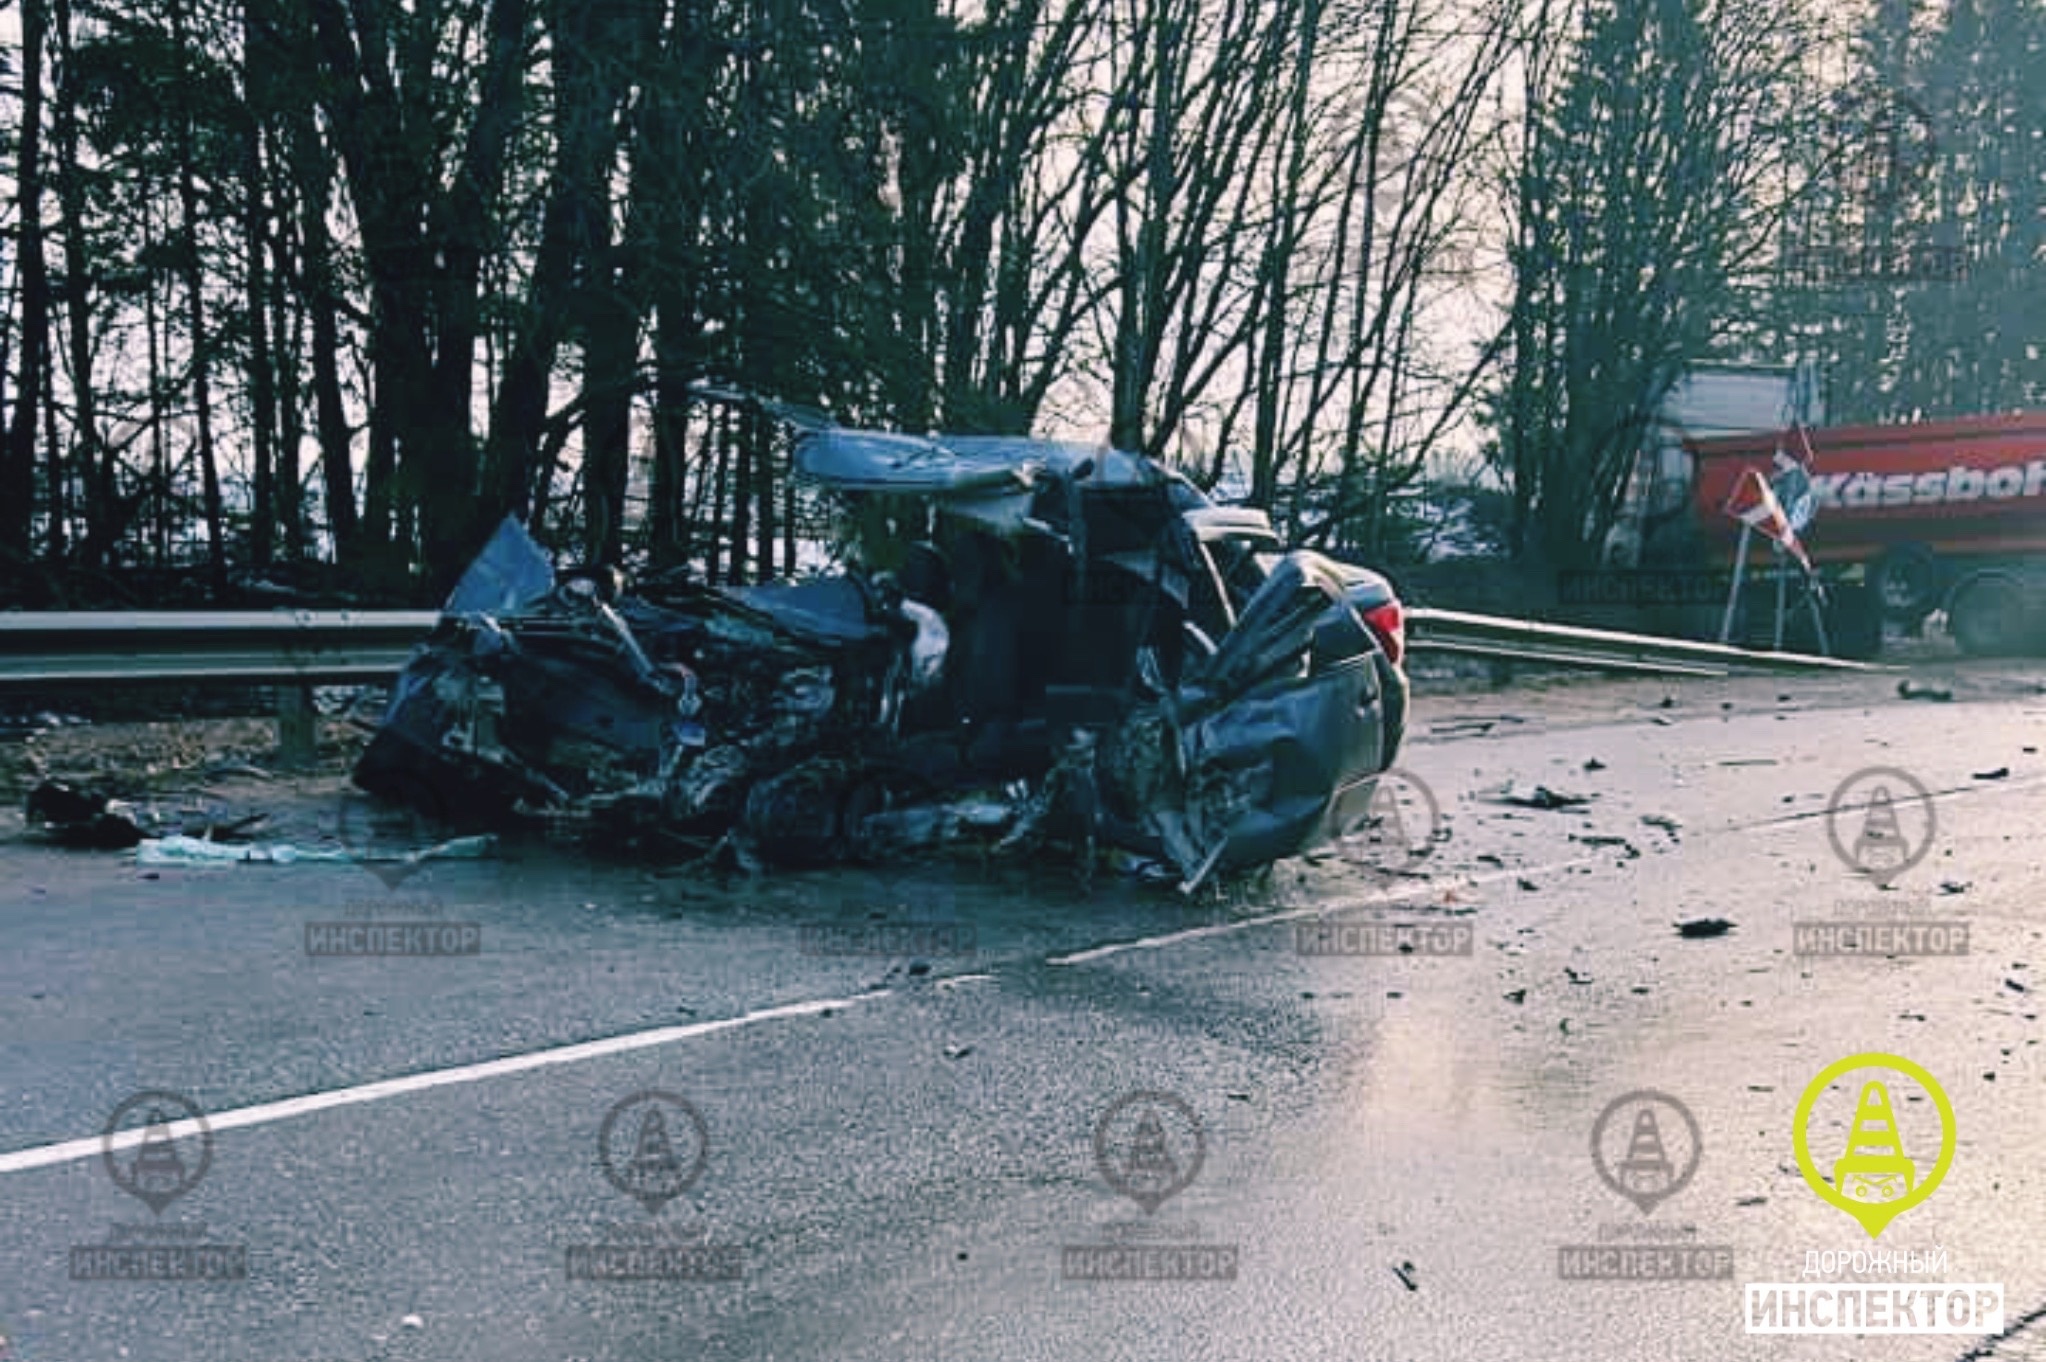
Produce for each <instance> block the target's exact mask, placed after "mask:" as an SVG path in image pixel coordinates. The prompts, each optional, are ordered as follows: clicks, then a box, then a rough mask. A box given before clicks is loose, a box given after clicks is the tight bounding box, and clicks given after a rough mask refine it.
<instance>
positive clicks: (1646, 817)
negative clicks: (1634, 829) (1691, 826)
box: [1641, 813, 1684, 842]
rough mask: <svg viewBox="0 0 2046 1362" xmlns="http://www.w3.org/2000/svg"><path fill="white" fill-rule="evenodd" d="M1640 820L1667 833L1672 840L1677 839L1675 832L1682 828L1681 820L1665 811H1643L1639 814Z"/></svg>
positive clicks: (1680, 830)
mask: <svg viewBox="0 0 2046 1362" xmlns="http://www.w3.org/2000/svg"><path fill="white" fill-rule="evenodd" d="M1641 821H1642V822H1643V823H1644V824H1646V825H1647V826H1649V827H1651V828H1658V829H1660V830H1661V831H1663V832H1666V833H1668V834H1669V838H1670V840H1671V841H1672V842H1674V841H1676V840H1677V834H1678V833H1680V832H1682V831H1683V828H1684V825H1683V823H1682V822H1681V821H1679V820H1678V819H1676V818H1674V817H1672V816H1671V815H1669V814H1666V813H1644V814H1642V815H1641Z"/></svg>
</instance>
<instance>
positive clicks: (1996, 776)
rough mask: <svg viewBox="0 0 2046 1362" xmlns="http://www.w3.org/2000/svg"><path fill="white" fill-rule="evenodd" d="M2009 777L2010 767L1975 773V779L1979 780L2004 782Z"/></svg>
mask: <svg viewBox="0 0 2046 1362" xmlns="http://www.w3.org/2000/svg"><path fill="white" fill-rule="evenodd" d="M2009 775H2010V767H2008V766H1999V767H1996V768H1995V769H1994V770H1989V771H1977V772H1975V773H1974V776H1975V779H1977V780H2003V779H2005V778H2007V777H2008V776H2009Z"/></svg>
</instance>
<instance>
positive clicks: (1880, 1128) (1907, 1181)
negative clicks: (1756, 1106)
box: [1791, 1053, 1955, 1239]
mask: <svg viewBox="0 0 2046 1362" xmlns="http://www.w3.org/2000/svg"><path fill="white" fill-rule="evenodd" d="M1866 1069H1880V1070H1887V1071H1888V1072H1890V1073H1893V1074H1901V1075H1903V1076H1904V1077H1905V1078H1908V1079H1910V1080H1911V1081H1912V1082H1914V1083H1916V1084H1917V1085H1918V1086H1919V1087H1920V1088H1922V1089H1924V1090H1925V1094H1926V1096H1928V1097H1930V1098H1931V1099H1932V1105H1933V1108H1934V1110H1936V1111H1937V1112H1938V1113H1939V1156H1938V1158H1936V1159H1935V1160H1934V1161H1933V1165H1932V1171H1931V1172H1929V1173H1927V1174H1926V1175H1925V1177H1924V1179H1923V1180H1922V1181H1921V1180H1920V1178H1919V1176H1918V1162H1917V1161H1916V1160H1915V1159H1913V1158H1912V1157H1911V1154H1910V1152H1909V1151H1908V1150H1907V1149H1906V1148H1905V1147H1904V1137H1903V1133H1902V1131H1901V1129H1900V1128H1899V1125H1898V1122H1897V1111H1896V1107H1895V1105H1894V1103H1893V1102H1892V1100H1891V1096H1890V1085H1889V1084H1888V1083H1885V1082H1883V1081H1882V1080H1881V1079H1879V1078H1876V1077H1869V1078H1867V1079H1865V1080H1864V1081H1863V1082H1862V1084H1861V1088H1860V1091H1859V1092H1858V1093H1856V1094H1855V1098H1854V1117H1853V1119H1852V1121H1850V1122H1849V1123H1848V1127H1847V1139H1846V1143H1845V1146H1844V1147H1843V1148H1842V1149H1841V1150H1840V1151H1839V1154H1838V1157H1836V1158H1835V1159H1834V1160H1833V1164H1832V1174H1833V1176H1832V1178H1831V1180H1830V1181H1828V1179H1827V1178H1826V1176H1825V1175H1824V1173H1823V1172H1822V1171H1821V1169H1820V1166H1819V1163H1818V1161H1817V1159H1816V1158H1814V1157H1813V1154H1812V1147H1811V1132H1810V1130H1809V1126H1810V1124H1811V1119H1812V1109H1813V1108H1814V1107H1815V1106H1817V1104H1818V1101H1819V1098H1820V1097H1822V1096H1824V1095H1825V1093H1826V1091H1827V1089H1828V1088H1830V1087H1831V1086H1832V1085H1833V1084H1834V1083H1835V1082H1836V1081H1837V1080H1839V1079H1840V1078H1841V1077H1843V1076H1845V1075H1847V1074H1851V1073H1855V1072H1857V1071H1860V1070H1866ZM1792 1119H1793V1125H1792V1130H1791V1138H1792V1140H1793V1142H1794V1144H1795V1147H1796V1149H1797V1167H1798V1171H1799V1172H1801V1173H1803V1174H1804V1180H1805V1182H1806V1184H1807V1185H1808V1186H1810V1188H1811V1189H1812V1190H1813V1191H1814V1192H1817V1193H1818V1194H1819V1199H1820V1200H1821V1201H1824V1202H1826V1203H1828V1204H1829V1205H1833V1206H1838V1207H1839V1208H1840V1209H1841V1210H1843V1211H1845V1212H1847V1214H1849V1215H1851V1216H1853V1217H1854V1218H1855V1219H1856V1220H1857V1221H1859V1222H1860V1223H1861V1227H1862V1228H1863V1229H1865V1230H1867V1231H1868V1237H1869V1238H1871V1239H1875V1238H1878V1237H1880V1236H1881V1234H1882V1232H1883V1229H1884V1228H1885V1227H1886V1226H1887V1225H1888V1224H1889V1223H1890V1222H1891V1221H1892V1220H1895V1219H1896V1218H1897V1217H1898V1216H1900V1215H1902V1214H1903V1213H1904V1212H1906V1211H1908V1210H1910V1209H1911V1208H1912V1207H1913V1206H1916V1205H1919V1204H1920V1203H1922V1202H1923V1201H1925V1199H1926V1198H1928V1197H1930V1196H1931V1195H1932V1194H1933V1191H1934V1189H1936V1188H1937V1187H1938V1186H1939V1184H1940V1182H1941V1180H1942V1179H1944V1178H1945V1177H1946V1175H1947V1169H1948V1168H1950V1167H1952V1166H1953V1162H1954V1145H1955V1138H1954V1105H1953V1103H1952V1102H1950V1101H1948V1100H1947V1095H1946V1090H1945V1089H1943V1088H1941V1087H1940V1085H1939V1083H1938V1081H1937V1080H1936V1079H1934V1078H1933V1076H1932V1075H1931V1074H1929V1073H1927V1072H1926V1071H1925V1070H1924V1069H1923V1068H1921V1067H1920V1066H1919V1065H1917V1064H1914V1063H1912V1062H1911V1061H1910V1060H1908V1059H1905V1058H1904V1057H1903V1056H1901V1055H1887V1054H1877V1053H1869V1054H1861V1055H1849V1056H1848V1057H1847V1058H1845V1059H1843V1060H1840V1061H1838V1062H1837V1063H1834V1064H1829V1065H1827V1066H1826V1067H1825V1068H1824V1069H1823V1070H1821V1071H1820V1072H1819V1075H1818V1077H1816V1078H1814V1079H1813V1080H1812V1081H1811V1082H1810V1083H1808V1084H1806V1085H1805V1090H1804V1095H1803V1096H1802V1097H1800V1098H1798V1101H1797V1114H1796V1116H1795V1117H1794V1118H1792ZM1828 1152H1830V1151H1828Z"/></svg>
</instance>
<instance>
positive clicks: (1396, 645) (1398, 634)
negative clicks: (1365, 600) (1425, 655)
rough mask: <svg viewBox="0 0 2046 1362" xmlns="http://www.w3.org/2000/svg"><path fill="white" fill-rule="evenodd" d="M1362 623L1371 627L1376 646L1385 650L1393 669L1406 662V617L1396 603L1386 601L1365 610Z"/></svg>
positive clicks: (1401, 607)
mask: <svg viewBox="0 0 2046 1362" xmlns="http://www.w3.org/2000/svg"><path fill="white" fill-rule="evenodd" d="M1364 623H1366V624H1368V625H1370V626H1371V632H1372V633H1373V634H1374V635H1376V636H1377V638H1378V646H1379V647H1381V648H1383V649H1385V655H1386V657H1388V658H1390V659H1391V660H1392V664H1393V665H1394V666H1395V667H1397V666H1398V665H1399V664H1400V663H1401V662H1403V661H1405V660H1406V656H1407V616H1406V610H1405V608H1404V607H1403V606H1401V605H1400V603H1399V602H1398V601H1396V600H1394V601H1387V602H1386V603H1385V604H1384V605H1375V606H1373V607H1371V609H1369V610H1366V611H1365V612H1364Z"/></svg>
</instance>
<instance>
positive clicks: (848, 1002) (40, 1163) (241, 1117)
mask: <svg viewBox="0 0 2046 1362" xmlns="http://www.w3.org/2000/svg"><path fill="white" fill-rule="evenodd" d="M888 996H889V991H888V990H886V989H877V990H876V991H874V992H872V993H865V994H861V995H860V996H859V997H856V998H830V999H822V1000H818V1001H813V1002H804V1003H786V1004H784V1005H782V1006H780V1007H766V1008H761V1009H760V1010H758V1011H755V1012H745V1013H741V1014H740V1015H739V1016H736V1017H724V1018H720V1019H719V1020H717V1021H707V1022H691V1023H690V1024H689V1025H687V1026H662V1027H656V1028H655V1029H654V1030H651V1031H632V1032H628V1033H626V1034H625V1035H622V1036H606V1037H605V1038H604V1039H602V1040H586V1041H578V1042H577V1043H575V1044H573V1045H559V1046H555V1047H553V1048H551V1049H546V1050H532V1051H528V1052H527V1053H525V1054H522V1055H507V1056H506V1057H504V1058H503V1059H492V1060H485V1061H484V1062H482V1063H480V1064H461V1065H457V1066H456V1067H454V1068H452V1069H434V1070H430V1071H428V1072H426V1073H417V1074H407V1075H405V1076H404V1077H403V1078H386V1079H382V1080H380V1081H378V1082H375V1083H362V1084H358V1085H356V1086H354V1087H349V1088H334V1089H332V1090H330V1091H327V1092H315V1093H308V1094H306V1095H305V1096H303V1097H289V1098H286V1099H285V1100H283V1101H281V1102H265V1103H262V1104H261V1105H259V1106H253V1107H238V1108H236V1109H234V1110H232V1111H222V1112H214V1113H210V1114H208V1115H207V1116H206V1118H205V1119H206V1125H207V1126H208V1128H210V1129H212V1130H216V1131H219V1130H235V1129H238V1128H240V1127H242V1126H260V1125H268V1124H270V1123H271V1122H273V1121H287V1120H290V1119H291V1118H292V1117H294V1116H310V1115H312V1114H313V1113H314V1112H318V1111H329V1110H331V1109H333V1108H335V1107H350V1106H355V1105H357V1104H359V1103H363V1102H381V1101H383V1100H384V1099H385V1098H387V1097H402V1096H404V1095H406V1094H407V1093H415V1092H428V1091H431V1090H432V1089H434V1088H449V1087H455V1086H457V1085H460V1084H464V1083H480V1082H482V1081H483V1080H484V1079H486V1078H501V1077H503V1076H505V1075H506V1074H518V1073H528V1072H531V1071H532V1070H535V1069H550V1068H553V1067H555V1066H557V1065H561V1064H575V1063H578V1062H580V1061H582V1060H585V1059H601V1058H604V1057H605V1056H608V1055H622V1054H628V1053H630V1052H631V1051H634V1050H648V1049H652V1048H653V1047H655V1046H657V1045H672V1044H674V1043H675V1042H676V1041H682V1040H689V1039H692V1038H693V1037H696V1036H707V1035H711V1034H714V1033H715V1032H719V1031H732V1030H737V1029H738V1028H739V1027H742V1026H751V1025H753V1024H754V1023H756V1022H769V1021H781V1020H783V1019H785V1018H789V1017H808V1016H814V1015H816V1014H817V1013H820V1012H825V1011H829V1010H833V1009H836V1008H841V1007H853V1006H856V1005H858V1004H860V1003H865V1002H872V1001H874V1000H875V999H877V998H885V997H888ZM147 1129H148V1128H147V1127H144V1126H131V1127H129V1128H128V1129H127V1130H124V1131H121V1132H120V1133H119V1134H117V1135H115V1136H114V1137H113V1141H112V1143H113V1147H114V1148H115V1149H129V1148H133V1147H134V1146H136V1145H139V1144H141V1143H142V1137H143V1135H144V1134H145V1133H146V1132H147ZM169 1129H170V1134H171V1137H172V1138H173V1139H181V1138H183V1137H185V1136H188V1135H196V1134H197V1133H198V1130H199V1127H198V1123H197V1122H195V1121H191V1120H183V1121H173V1122H171V1123H170V1126H169ZM103 1144H104V1140H103V1138H102V1137H101V1136H98V1135H94V1136H91V1137H89V1138H87V1139H82V1140H66V1141H64V1142H62V1143H60V1144H46V1145H39V1146H37V1147H36V1148H33V1149H17V1150H15V1151H14V1152H13V1153H10V1154H0V1173H21V1172H26V1171H27V1170H29V1169H31V1168H48V1167H51V1166H53V1165H55V1164H61V1163H75V1162H76V1161H78V1160H80V1159H90V1158H97V1157H98V1156H99V1154H100V1150H101V1148H102V1147H103Z"/></svg>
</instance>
